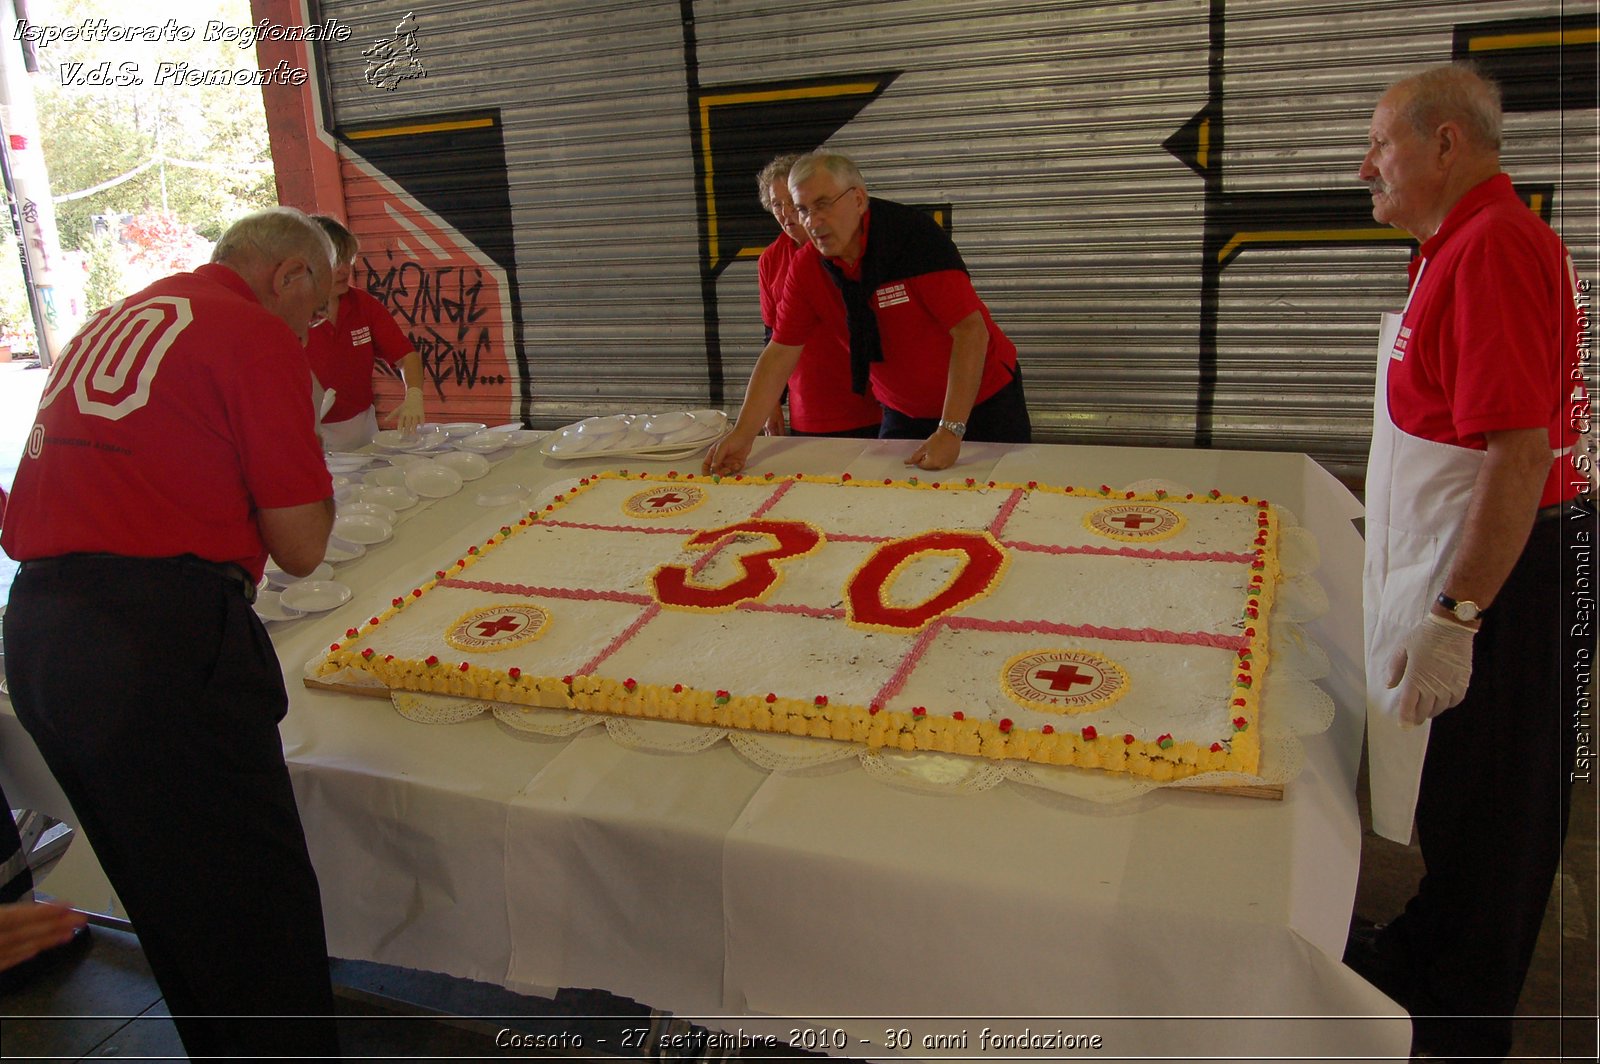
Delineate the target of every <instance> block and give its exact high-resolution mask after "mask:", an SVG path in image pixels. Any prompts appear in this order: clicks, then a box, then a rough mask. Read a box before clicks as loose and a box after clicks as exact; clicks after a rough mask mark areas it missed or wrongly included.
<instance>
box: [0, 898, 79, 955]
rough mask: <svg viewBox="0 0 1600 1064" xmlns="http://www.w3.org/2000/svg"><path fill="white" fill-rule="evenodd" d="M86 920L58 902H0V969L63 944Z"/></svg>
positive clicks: (70, 938) (68, 940) (69, 939)
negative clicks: (51, 903) (55, 903)
mask: <svg viewBox="0 0 1600 1064" xmlns="http://www.w3.org/2000/svg"><path fill="white" fill-rule="evenodd" d="M88 922H89V921H88V920H87V919H85V917H84V916H83V914H82V913H76V912H73V911H72V910H71V909H68V908H66V907H64V906H61V905H47V904H45V903H43V902H34V901H16V902H11V903H10V904H8V905H0V970H3V969H6V968H10V967H11V966H12V965H14V964H21V963H22V962H23V961H25V960H27V959H28V958H29V957H32V956H34V955H36V954H38V953H42V952H43V951H45V950H47V949H49V948H50V947H52V946H60V945H64V944H65V943H67V942H70V941H71V940H72V934H73V932H74V931H76V930H77V929H78V928H80V927H82V926H84V925H85V924H87V923H88Z"/></svg>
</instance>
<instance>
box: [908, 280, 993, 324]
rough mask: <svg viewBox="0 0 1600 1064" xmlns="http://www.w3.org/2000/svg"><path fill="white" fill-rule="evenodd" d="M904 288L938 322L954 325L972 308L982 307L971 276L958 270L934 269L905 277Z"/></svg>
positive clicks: (964, 317)
mask: <svg viewBox="0 0 1600 1064" xmlns="http://www.w3.org/2000/svg"><path fill="white" fill-rule="evenodd" d="M906 289H907V291H909V292H910V293H911V294H912V296H914V297H915V298H916V300H917V302H919V303H921V304H922V306H923V307H924V308H925V309H926V310H927V312H928V314H929V316H931V317H932V318H933V319H934V320H935V321H937V322H938V323H939V324H940V325H943V326H944V327H945V328H947V329H953V328H955V326H956V325H957V324H959V323H960V322H962V321H963V320H965V319H966V318H967V317H969V316H970V315H971V314H972V312H973V311H975V310H982V309H983V301H982V300H981V299H979V298H978V290H977V289H975V288H973V287H972V278H970V277H968V276H967V275H966V274H964V273H962V272H961V271H960V270H936V271H934V272H933V273H923V274H918V275H917V276H915V277H912V278H909V279H908V280H907V281H906Z"/></svg>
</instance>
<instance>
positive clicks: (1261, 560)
mask: <svg viewBox="0 0 1600 1064" xmlns="http://www.w3.org/2000/svg"><path fill="white" fill-rule="evenodd" d="M632 479H639V480H643V479H657V480H666V481H673V480H676V479H678V475H677V474H676V473H670V474H668V475H667V476H665V477H662V476H659V475H657V476H654V477H652V476H651V475H650V474H643V473H641V474H638V475H637V477H632V476H629V475H628V474H627V473H626V472H620V473H598V474H593V475H591V476H588V477H585V478H583V479H582V480H581V481H579V486H578V487H577V488H575V489H573V490H571V491H568V492H565V493H562V494H558V495H557V496H555V499H554V500H553V501H552V502H551V503H549V504H547V505H546V506H545V507H544V509H543V510H541V511H533V512H530V513H529V514H528V516H526V517H524V518H522V519H520V520H519V521H518V522H517V524H516V525H508V526H504V527H502V528H501V529H500V531H499V532H498V533H496V534H495V535H494V536H491V537H490V538H489V539H488V540H487V541H486V542H485V544H484V545H483V547H482V548H480V547H478V546H477V545H473V546H472V547H469V548H468V549H467V551H466V553H465V554H463V556H462V557H461V558H459V559H457V561H456V563H455V564H454V565H453V566H451V567H449V568H447V569H442V570H438V571H437V572H436V573H435V579H433V580H428V581H425V582H424V583H423V584H422V585H420V586H419V587H417V588H414V589H413V590H412V591H411V592H410V593H409V594H408V595H403V596H398V597H396V598H395V599H394V600H393V602H392V604H391V606H390V607H389V608H387V609H385V610H384V611H382V612H381V613H379V614H378V615H377V616H375V617H373V618H372V619H371V620H370V621H369V622H368V623H367V624H365V625H362V626H360V627H358V628H351V629H349V630H348V631H347V632H346V640H347V642H344V643H334V644H332V645H331V646H330V647H329V649H328V653H327V654H326V655H325V656H324V658H323V660H322V662H321V663H320V664H319V665H318V666H317V667H316V669H315V670H313V671H314V672H315V674H316V675H317V676H323V677H327V676H333V675H335V674H337V673H339V672H341V671H343V670H346V669H349V670H352V671H356V672H360V673H363V674H365V675H368V676H371V677H373V678H374V679H377V680H379V681H380V682H382V683H383V684H384V685H385V686H388V687H390V688H391V689H400V690H408V691H425V692H435V693H441V694H452V695H457V696H461V697H467V698H478V699H483V700H485V701H492V702H501V703H508V704H512V705H520V706H525V707H536V708H547V709H567V710H580V711H583V712H591V713H605V714H610V715H620V716H631V717H645V718H650V719H659V720H669V721H671V720H676V721H682V722H685V723H694V724H702V725H715V726H717V727H732V728H743V729H748V730H751V731H757V732H771V733H778V734H788V735H797V736H814V737H817V738H829V739H838V740H845V741H850V742H858V743H864V744H865V745H866V746H867V747H869V748H870V749H883V748H887V749H897V750H904V751H908V752H909V751H917V750H921V751H928V752H937V753H949V754H964V755H968V756H977V757H987V758H991V759H995V760H1006V759H1013V760H1025V761H1031V762H1034V763H1037V764H1046V765H1073V766H1076V767H1079V768H1091V769H1104V770H1107V771H1112V772H1127V773H1130V774H1133V775H1140V776H1147V777H1149V778H1151V779H1154V780H1156V781H1158V782H1166V781H1170V780H1175V779H1181V778H1184V777H1186V776H1191V775H1195V774H1196V773H1201V772H1238V773H1242V774H1245V775H1255V774H1256V771H1257V767H1258V765H1259V762H1260V754H1261V740H1260V727H1259V722H1260V684H1259V677H1262V676H1264V675H1265V673H1266V668H1267V664H1268V660H1269V654H1268V635H1267V625H1266V624H1265V623H1251V622H1252V621H1254V620H1257V619H1258V618H1266V617H1269V616H1270V612H1271V607H1272V603H1273V601H1274V599H1275V597H1276V588H1277V582H1278V574H1279V566H1278V556H1277V540H1278V514H1277V511H1276V510H1274V509H1272V508H1271V507H1269V506H1267V505H1266V504H1265V503H1259V502H1258V503H1256V504H1254V505H1256V506H1257V509H1258V512H1259V527H1260V532H1261V534H1260V536H1259V537H1258V541H1257V542H1258V544H1260V545H1259V546H1258V548H1257V551H1256V553H1257V556H1258V557H1257V561H1256V562H1255V564H1254V567H1253V569H1252V573H1253V574H1254V575H1259V576H1260V577H1261V580H1260V582H1259V584H1252V592H1251V593H1250V595H1249V596H1247V602H1249V601H1252V600H1253V601H1254V602H1255V603H1256V605H1255V606H1254V607H1250V606H1248V605H1247V606H1246V607H1245V610H1244V611H1243V612H1242V615H1241V621H1240V625H1239V627H1240V629H1241V632H1242V634H1243V635H1244V636H1245V638H1246V639H1247V644H1246V647H1245V649H1244V650H1242V651H1240V652H1239V654H1238V656H1237V662H1236V664H1237V665H1238V666H1239V667H1238V669H1237V672H1236V679H1235V683H1234V687H1233V690H1232V692H1231V694H1230V696H1229V697H1230V705H1229V709H1230V714H1231V715H1232V716H1233V717H1234V731H1233V733H1232V734H1231V735H1229V736H1226V737H1221V738H1219V739H1218V740H1217V741H1215V742H1213V743H1212V744H1210V746H1209V747H1208V746H1204V745H1202V744H1200V743H1196V742H1190V741H1183V742H1174V741H1173V740H1172V739H1171V738H1170V737H1162V736H1158V737H1156V738H1155V739H1151V740H1146V739H1139V738H1137V737H1136V736H1133V735H1121V736H1116V735H1101V734H1099V733H1097V732H1095V731H1094V729H1092V728H1084V729H1080V730H1070V729H1065V730H1057V729H1056V728H1055V727H1054V726H1053V725H1049V724H1046V725H1044V726H1042V727H1041V728H1038V729H1022V728H1016V727H1014V726H1013V725H1012V722H1011V721H1010V720H1009V719H1002V720H1000V721H992V720H967V719H965V717H964V715H963V713H962V712H961V711H960V710H953V711H952V712H951V713H950V715H948V716H943V715H941V716H930V715H928V714H926V713H925V712H923V713H918V712H917V711H916V710H913V711H912V712H910V713H904V712H899V711H893V710H884V709H880V708H879V707H877V706H867V707H863V706H858V705H843V704H830V703H828V702H827V701H826V700H825V699H821V698H818V699H817V700H815V701H813V702H806V701H804V700H803V699H792V698H779V697H777V696H775V695H770V694H769V695H767V696H765V697H762V696H758V695H753V694H751V695H742V694H741V695H732V694H730V693H729V692H726V691H717V692H710V691H705V690H700V689H695V688H689V687H685V686H683V685H682V684H675V685H673V686H672V687H670V688H669V687H666V686H664V685H657V684H631V685H630V684H629V683H628V682H626V681H619V680H615V679H612V678H609V677H595V676H568V677H561V678H556V677H550V676H532V677H530V676H527V675H523V674H520V672H519V670H516V669H511V670H507V671H502V670H498V669H490V668H487V667H484V666H480V665H472V664H470V663H468V662H460V663H458V664H456V665H454V666H451V665H448V664H447V663H444V662H441V661H438V660H437V659H434V658H430V659H429V660H427V661H417V660H415V659H402V658H396V657H394V656H393V655H386V656H382V657H379V656H378V655H376V654H375V653H374V652H373V651H372V650H371V648H364V649H362V650H357V649H353V647H354V646H357V645H359V643H360V638H361V636H362V635H364V634H367V633H370V632H371V631H372V629H374V628H376V627H377V626H379V625H381V624H382V623H383V622H384V621H387V620H388V619H390V618H391V617H393V616H395V615H396V614H397V613H398V612H400V611H401V610H403V609H405V607H406V605H407V604H408V603H409V602H412V601H415V600H416V599H418V598H420V597H421V596H422V595H424V594H426V593H427V592H428V591H429V590H431V589H432V588H434V587H435V586H436V585H437V584H438V582H439V581H440V580H445V579H449V578H452V577H454V576H457V575H459V574H460V573H461V572H463V571H465V570H466V569H467V568H470V567H471V566H472V565H473V564H474V563H475V562H476V561H477V560H478V559H479V558H480V557H481V556H482V554H483V552H484V551H485V550H492V549H493V548H495V547H496V546H498V545H499V544H501V543H503V542H505V540H507V539H509V538H510V537H511V536H514V535H516V534H518V533H519V532H521V531H523V530H524V529H526V528H527V527H530V526H531V525H533V524H534V523H536V522H537V521H538V520H539V519H540V518H541V516H542V515H543V514H547V513H551V512H554V511H555V510H557V509H558V508H559V507H560V506H562V505H564V504H565V503H566V502H568V501H570V500H571V498H573V497H575V496H577V495H579V494H581V493H582V492H583V491H585V490H587V489H588V488H590V487H592V486H593V485H594V484H596V483H598V482H599V481H602V480H632ZM685 479H688V480H693V479H695V475H694V474H688V476H687V477H686V478H685ZM706 479H709V480H711V481H712V482H720V481H721V480H723V479H730V480H733V481H734V482H736V483H737V482H744V481H746V480H749V481H752V482H756V483H759V482H761V480H764V481H765V482H769V483H771V482H780V483H781V482H782V481H784V480H796V481H802V480H803V481H804V482H807V483H838V484H853V485H856V486H860V487H877V486H883V487H903V488H922V489H925V490H977V491H985V490H1004V491H1014V490H1017V489H1025V490H1028V491H1041V492H1045V493H1047V494H1059V495H1068V496H1075V497H1084V498H1093V497H1096V496H1098V497H1101V498H1111V497H1117V496H1115V493H1112V492H1111V489H1110V488H1108V487H1106V486H1105V485H1101V487H1100V490H1099V491H1098V492H1096V491H1092V490H1087V489H1080V488H1074V487H1055V486H1052V485H1046V484H1039V483H1037V482H1034V481H1030V482H1028V483H1027V484H1011V483H997V482H995V481H988V482H985V483H983V484H979V483H977V482H975V481H973V480H972V479H971V478H968V479H967V481H966V482H965V483H964V484H941V483H939V482H933V483H930V484H927V485H924V484H921V483H919V480H918V478H915V477H912V478H909V479H908V480H904V481H896V480H893V479H890V480H885V481H854V480H852V478H851V477H850V475H849V474H844V475H842V476H838V477H822V476H811V475H801V474H796V475H794V476H787V477H782V478H778V477H776V475H775V474H771V473H768V474H765V475H764V476H763V477H762V478H761V480H757V479H756V478H754V477H746V476H742V475H741V476H736V477H731V478H722V477H710V478H706ZM1122 497H1124V498H1127V499H1129V500H1134V499H1140V500H1153V501H1166V500H1168V499H1169V498H1172V497H1171V496H1169V494H1168V493H1166V492H1156V493H1154V494H1136V493H1133V492H1127V493H1124V495H1123V496H1122ZM1172 501H1174V502H1177V501H1183V502H1189V503H1200V504H1207V503H1222V504H1238V503H1244V504H1250V500H1249V499H1248V498H1245V497H1242V496H1235V495H1225V494H1223V493H1221V492H1219V491H1212V492H1210V493H1209V494H1208V495H1204V496H1198V495H1193V494H1190V495H1186V496H1185V497H1184V498H1183V499H1182V500H1178V499H1176V498H1172ZM1252 609H1253V611H1254V613H1255V617H1251V616H1250V612H1251V611H1252ZM918 708H919V709H920V707H918ZM1163 739H1164V740H1165V741H1163Z"/></svg>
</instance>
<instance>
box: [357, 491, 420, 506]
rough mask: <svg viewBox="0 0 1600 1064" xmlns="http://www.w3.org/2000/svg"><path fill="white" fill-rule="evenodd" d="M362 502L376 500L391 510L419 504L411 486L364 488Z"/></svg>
mask: <svg viewBox="0 0 1600 1064" xmlns="http://www.w3.org/2000/svg"><path fill="white" fill-rule="evenodd" d="M360 498H361V501H362V502H375V503H377V504H378V505H379V506H385V507H388V508H389V509H391V510H404V509H407V508H409V507H412V506H415V505H416V504H417V497H416V496H415V495H414V494H412V492H411V489H410V488H362V489H361V496H360Z"/></svg>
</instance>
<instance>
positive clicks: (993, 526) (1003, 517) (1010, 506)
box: [989, 488, 1022, 539]
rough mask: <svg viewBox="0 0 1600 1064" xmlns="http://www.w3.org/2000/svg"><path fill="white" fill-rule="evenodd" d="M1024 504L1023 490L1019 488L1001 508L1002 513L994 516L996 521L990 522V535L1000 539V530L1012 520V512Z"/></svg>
mask: <svg viewBox="0 0 1600 1064" xmlns="http://www.w3.org/2000/svg"><path fill="white" fill-rule="evenodd" d="M1021 502H1022V489H1021V488H1017V489H1015V490H1014V491H1012V493H1011V497H1010V498H1008V499H1007V500H1006V501H1005V502H1004V503H1002V504H1001V506H1000V512H999V513H997V514H995V515H994V520H993V521H991V522H989V535H991V536H993V537H994V538H995V539H999V538H1000V530H1001V529H1002V528H1004V527H1006V522H1007V521H1009V520H1011V512H1012V511H1013V510H1015V509H1016V508H1017V506H1018V504H1020V503H1021Z"/></svg>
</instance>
